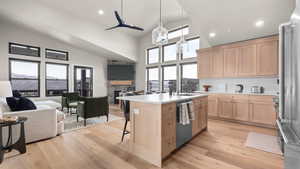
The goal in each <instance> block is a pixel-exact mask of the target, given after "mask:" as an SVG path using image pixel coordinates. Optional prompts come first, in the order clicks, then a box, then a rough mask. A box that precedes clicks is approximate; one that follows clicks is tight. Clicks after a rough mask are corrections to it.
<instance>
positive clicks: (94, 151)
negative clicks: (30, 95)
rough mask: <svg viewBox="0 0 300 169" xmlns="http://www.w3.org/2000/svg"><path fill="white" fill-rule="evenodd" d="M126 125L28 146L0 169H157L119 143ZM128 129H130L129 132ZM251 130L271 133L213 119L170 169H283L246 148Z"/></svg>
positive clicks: (175, 157)
mask: <svg viewBox="0 0 300 169" xmlns="http://www.w3.org/2000/svg"><path fill="white" fill-rule="evenodd" d="M123 124H124V121H123V120H118V121H112V122H110V123H108V124H99V125H95V126H92V127H88V128H85V129H81V130H77V131H72V132H69V133H65V134H63V135H61V136H59V137H56V138H54V139H50V140H46V141H41V142H38V143H33V144H29V145H28V146H27V153H26V154H24V155H18V154H17V153H15V152H12V153H9V154H6V157H5V160H4V162H3V163H2V164H1V165H0V169H155V168H157V167H155V166H153V165H151V164H149V163H147V162H145V161H144V160H142V159H139V158H137V157H135V156H133V155H131V154H130V153H128V152H127V149H128V144H127V143H128V137H127V138H126V139H127V140H126V141H125V142H124V143H120V139H121V131H122V127H123ZM128 128H129V127H128ZM250 131H255V132H259V133H265V134H271V135H274V134H275V131H274V130H271V129H264V128H257V127H251V126H245V125H240V124H234V123H229V122H223V121H217V120H209V122H208V131H207V132H204V133H202V134H200V135H198V136H197V137H195V138H194V139H193V140H192V141H191V142H190V143H188V144H187V145H186V146H184V147H183V148H181V149H180V150H178V151H177V152H175V153H174V154H173V155H172V156H170V157H169V158H168V159H166V160H165V162H164V164H163V168H167V169H197V168H198V169H283V161H282V157H281V156H279V155H275V154H271V153H267V152H263V151H259V150H255V149H251V148H247V147H245V146H244V143H245V140H246V138H247V134H248V133H249V132H250Z"/></svg>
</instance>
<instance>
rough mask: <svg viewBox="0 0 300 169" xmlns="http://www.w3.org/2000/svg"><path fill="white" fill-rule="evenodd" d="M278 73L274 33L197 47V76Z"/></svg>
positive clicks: (265, 74) (248, 75)
mask: <svg viewBox="0 0 300 169" xmlns="http://www.w3.org/2000/svg"><path fill="white" fill-rule="evenodd" d="M277 75H278V36H271V37H267V38H260V39H255V40H249V41H244V42H237V43H232V44H228V45H221V46H218V47H212V48H207V49H200V50H199V51H198V77H199V78H219V77H257V76H277Z"/></svg>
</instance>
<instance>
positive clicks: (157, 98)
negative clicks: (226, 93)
mask: <svg viewBox="0 0 300 169" xmlns="http://www.w3.org/2000/svg"><path fill="white" fill-rule="evenodd" d="M205 96H208V95H207V94H200V93H195V94H192V95H191V96H174V95H173V96H170V95H169V94H168V93H165V94H151V95H137V96H124V97H117V99H119V100H128V101H133V102H142V103H152V104H166V103H172V102H179V101H184V100H188V99H194V98H199V97H205Z"/></svg>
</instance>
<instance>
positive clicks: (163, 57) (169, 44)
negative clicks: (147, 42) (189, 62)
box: [161, 42, 178, 63]
mask: <svg viewBox="0 0 300 169" xmlns="http://www.w3.org/2000/svg"><path fill="white" fill-rule="evenodd" d="M171 45H175V47H176V42H172V43H168V44H165V45H163V46H162V47H161V48H162V53H161V55H162V63H169V62H175V61H178V54H177V51H176V58H175V60H168V61H165V47H166V46H171Z"/></svg>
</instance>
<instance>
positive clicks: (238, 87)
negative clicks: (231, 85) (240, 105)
mask: <svg viewBox="0 0 300 169" xmlns="http://www.w3.org/2000/svg"><path fill="white" fill-rule="evenodd" d="M243 91H244V85H242V84H237V85H235V92H236V93H243Z"/></svg>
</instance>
